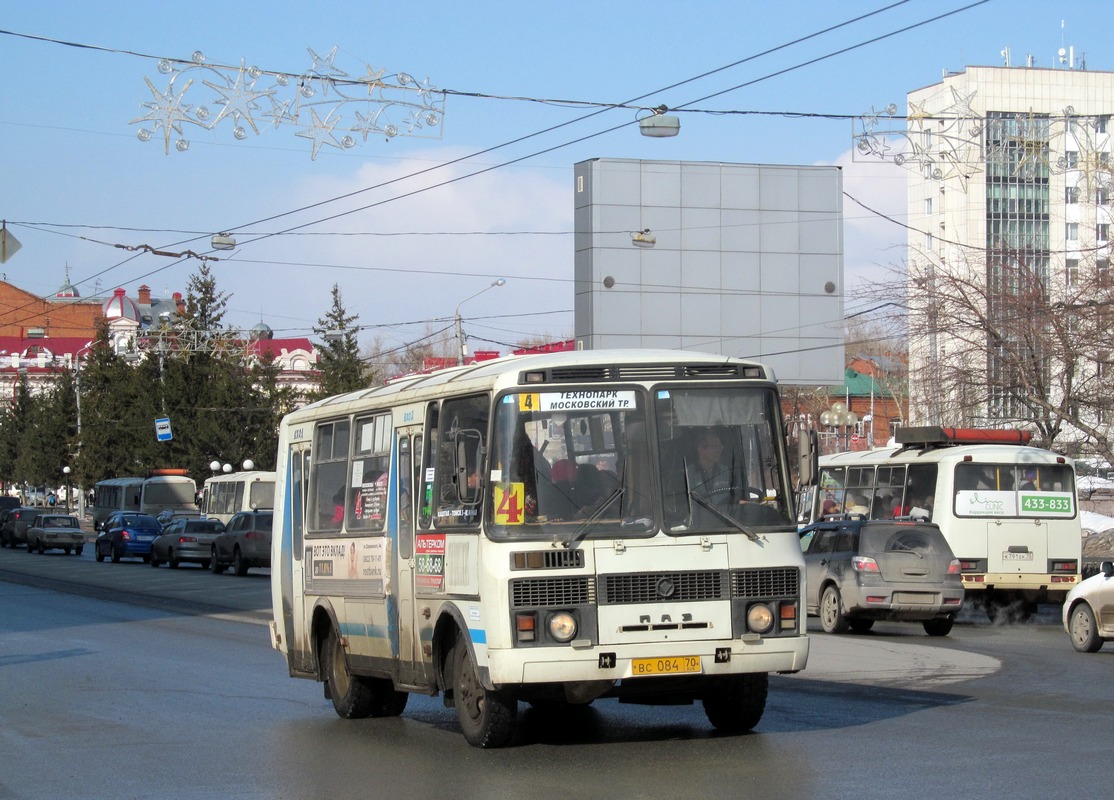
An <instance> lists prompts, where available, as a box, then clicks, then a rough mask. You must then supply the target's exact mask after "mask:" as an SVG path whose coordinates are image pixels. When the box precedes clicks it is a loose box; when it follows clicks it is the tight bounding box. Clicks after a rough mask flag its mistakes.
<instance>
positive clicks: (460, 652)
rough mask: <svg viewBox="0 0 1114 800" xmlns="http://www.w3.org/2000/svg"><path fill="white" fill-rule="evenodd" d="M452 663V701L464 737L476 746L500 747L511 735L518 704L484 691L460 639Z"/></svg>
mask: <svg viewBox="0 0 1114 800" xmlns="http://www.w3.org/2000/svg"><path fill="white" fill-rule="evenodd" d="M451 663H452V671H453V672H452V680H453V682H452V686H453V702H454V704H455V705H456V715H457V719H458V720H459V721H460V730H461V732H462V733H463V734H464V738H465V739H466V740H467V741H468V744H471V745H474V746H476V747H486V748H495V747H503V746H504V745H506V744H507V743H508V742H510V740H511V737H512V736H514V729H515V723H516V722H517V717H518V701H517V700H515V699H514V698H513V697H511V696H509V695H508V694H507V693H506V692H500V691H492V690H490V689H486V688H484V685H483V684H482V683H481V682H480V677H479V673H477V672H476V664H475V661H474V660H473V659H472V654H471V653H470V652H469V650H468V643H467V642H465V641H464V639H463V637H458V638H457V640H456V645H455V646H454V647H453V652H452V655H451Z"/></svg>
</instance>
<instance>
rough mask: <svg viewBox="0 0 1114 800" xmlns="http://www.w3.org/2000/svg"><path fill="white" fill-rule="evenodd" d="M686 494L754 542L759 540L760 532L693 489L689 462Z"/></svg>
mask: <svg viewBox="0 0 1114 800" xmlns="http://www.w3.org/2000/svg"><path fill="white" fill-rule="evenodd" d="M685 494H687V495H688V496H689V499H691V500H695V501H696V503H697V504H698V505H700V506H701V507H702V508H706V509H708V510H709V511H711V512H712V513H713V514H714V515H715V516H716V517H718V518H719V519H720V521H721V522H726V523H727V524H728V525H730V526H731V527H732V528H735V529H736V530H739V531H741V532H742V533H744V534H746V537H747V538H748V539H750V540H751V541H752V542H757V541H758V534H757V533H755V532H754V531H752V530H750V528H747V527H746V526H744V525H743V524H742V523H741V522H739V521H738V520H737V519H735V518H734V517H731V516H728V515H727V514H724V513H723V512H722V511H720V510H719V509H718V508H716V507H715V506H714V505H712V504H711V503H709V502H708V501H707V500H705V499H704V498H703V497H701V496H700V495H698V494H697V493H696V492H694V491H693V490H692V486H691V485H690V484H689V471H688V465H687V464H686V465H685Z"/></svg>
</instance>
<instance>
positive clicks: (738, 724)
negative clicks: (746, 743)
mask: <svg viewBox="0 0 1114 800" xmlns="http://www.w3.org/2000/svg"><path fill="white" fill-rule="evenodd" d="M769 686H770V677H769V676H768V675H767V674H766V673H765V672H755V673H751V674H749V675H735V676H732V677H730V678H722V679H720V680H717V681H716V682H715V685H714V687H713V689H712V691H711V692H710V693H708V694H707V695H705V696H704V698H703V701H702V702H703V705H704V713H705V714H706V715H707V716H708V721H709V722H710V723H712V727H714V728H715V729H716V730H717V731H723V732H724V733H745V732H746V731H749V730H751V729H752V728H754V726H755V725H757V724H758V722H759V721H760V720H761V719H762V714H763V713H765V711H766V694H767V692H768V691H769Z"/></svg>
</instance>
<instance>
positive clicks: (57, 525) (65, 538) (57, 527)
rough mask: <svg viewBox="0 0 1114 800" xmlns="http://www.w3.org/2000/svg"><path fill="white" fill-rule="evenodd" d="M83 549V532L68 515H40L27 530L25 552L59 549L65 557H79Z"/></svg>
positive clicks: (73, 518) (76, 522)
mask: <svg viewBox="0 0 1114 800" xmlns="http://www.w3.org/2000/svg"><path fill="white" fill-rule="evenodd" d="M83 547H85V531H83V530H81V523H80V522H78V519H77V517H74V516H71V515H70V514H42V513H40V514H39V515H38V516H37V517H35V521H34V522H33V523H32V524H31V527H29V528H28V529H27V552H28V553H30V552H32V551H35V550H38V551H39V552H40V553H45V552H46V551H47V550H57V549H60V550H61V551H62V552H63V553H65V554H66V555H69V554H70V553H77V555H81V550H82V548H83Z"/></svg>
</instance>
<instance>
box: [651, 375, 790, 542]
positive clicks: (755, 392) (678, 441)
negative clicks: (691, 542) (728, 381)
mask: <svg viewBox="0 0 1114 800" xmlns="http://www.w3.org/2000/svg"><path fill="white" fill-rule="evenodd" d="M655 413H656V416H657V421H658V425H657V432H658V446H659V452H660V454H661V457H660V462H659V464H660V468H661V483H662V487H663V497H662V500H663V502H664V513H665V529H666V531H667V532H670V533H684V532H701V533H703V532H708V531H724V530H727V531H730V530H732V529H735V530H742V531H743V532H744V533H751V531H750V528H752V527H767V526H785V525H788V524H789V510H788V505H787V503H788V493H787V492H786V491H785V487H784V486H783V481H782V474H781V471H780V469H779V465H780V459H779V458H778V446H777V439H776V438H775V434H776V427H775V425H774V424H773V421H774V420H777V419H778V414H779V412H778V407H777V400H776V396H775V395H774V393H773V392H771V391H768V390H765V389H738V388H726V387H708V388H703V387H702V388H689V387H685V388H675V389H668V390H665V389H662V390H659V391H658V392H657V397H656V408H655Z"/></svg>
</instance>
